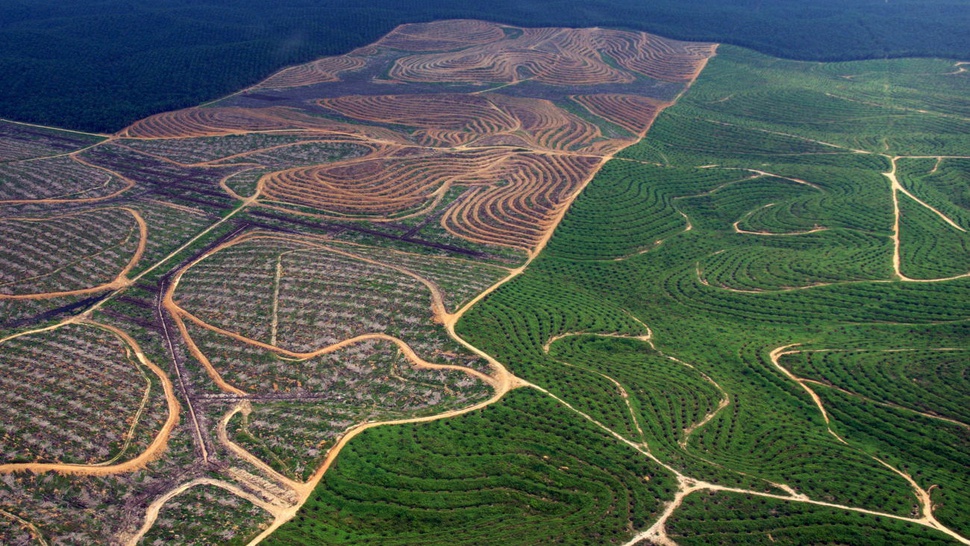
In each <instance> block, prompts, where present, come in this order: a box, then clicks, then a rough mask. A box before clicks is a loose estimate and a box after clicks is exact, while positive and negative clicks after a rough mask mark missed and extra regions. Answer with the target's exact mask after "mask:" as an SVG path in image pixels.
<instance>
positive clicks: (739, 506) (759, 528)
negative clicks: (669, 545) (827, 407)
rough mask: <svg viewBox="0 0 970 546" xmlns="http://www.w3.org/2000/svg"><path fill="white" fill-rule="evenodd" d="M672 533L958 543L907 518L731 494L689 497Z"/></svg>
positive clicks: (711, 539) (816, 541)
mask: <svg viewBox="0 0 970 546" xmlns="http://www.w3.org/2000/svg"><path fill="white" fill-rule="evenodd" d="M667 534H668V536H670V537H671V538H672V539H674V540H675V541H677V543H678V544H683V545H685V546H686V545H698V546H700V545H705V546H706V545H710V544H759V545H764V546H768V545H771V544H775V545H778V544H792V545H794V544H798V545H808V544H812V545H822V544H844V545H846V546H873V545H887V546H888V545H891V544H913V545H920V546H929V545H937V544H939V545H943V544H953V541H952V540H951V539H950V538H949V537H947V536H946V535H944V534H943V533H940V532H939V531H934V530H932V529H927V528H926V527H923V526H920V525H916V524H913V523H909V522H906V521H899V520H895V519H891V518H886V517H880V516H874V515H871V514H863V513H860V512H849V511H846V510H840V509H838V508H829V507H827V506H815V505H810V504H803V503H797V502H788V501H784V500H778V499H771V498H765V497H755V496H751V495H741V494H738V493H727V492H716V493H715V492H700V493H694V494H693V495H689V496H688V497H687V498H685V499H684V504H683V505H682V506H681V508H680V509H678V510H677V512H675V513H674V515H673V516H672V517H671V518H670V519H669V520H668V521H667Z"/></svg>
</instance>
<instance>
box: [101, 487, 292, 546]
mask: <svg viewBox="0 0 970 546" xmlns="http://www.w3.org/2000/svg"><path fill="white" fill-rule="evenodd" d="M200 485H211V486H215V487H219V488H221V489H225V490H226V491H228V492H230V493H232V494H233V495H236V496H237V497H240V498H243V499H245V500H247V501H249V502H251V503H253V504H255V505H256V506H258V507H260V508H262V509H263V510H265V511H267V512H269V513H270V514H272V515H273V517H274V518H279V517H281V515H282V514H283V513H284V511H282V510H280V509H279V507H277V506H274V505H272V504H269V503H267V502H265V501H264V500H263V499H261V498H259V497H257V496H256V495H253V494H251V493H249V492H248V491H246V490H244V489H242V488H241V487H239V486H238V485H235V484H232V483H229V482H225V481H222V480H216V479H213V478H197V479H195V480H192V481H190V482H186V483H184V484H182V485H180V486H178V487H176V488H175V489H172V490H171V491H169V492H167V493H165V494H164V495H162V496H161V497H158V498H157V499H155V500H154V501H152V503H151V504H150V505H149V506H148V511H147V512H146V513H145V522H144V523H143V524H142V526H141V528H140V529H138V530H137V531H136V532H135V533H134V534H133V535H131V536H128V537H119V539H120V541H121V542H124V543H125V544H127V545H129V546H136V545H137V544H138V541H140V540H141V539H142V537H144V536H145V534H146V533H148V531H149V530H150V529H151V528H152V526H153V525H154V524H155V521H156V520H157V519H158V514H159V512H161V510H162V507H163V506H165V503H167V502H168V501H170V500H172V499H173V498H175V497H177V496H178V495H181V494H182V493H184V492H185V491H187V490H189V489H191V488H193V487H197V486H200Z"/></svg>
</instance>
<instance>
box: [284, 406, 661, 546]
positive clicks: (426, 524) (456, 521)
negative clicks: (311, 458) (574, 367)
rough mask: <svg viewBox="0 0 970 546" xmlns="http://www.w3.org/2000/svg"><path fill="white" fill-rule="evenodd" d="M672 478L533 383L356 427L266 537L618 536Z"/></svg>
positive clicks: (619, 539)
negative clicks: (464, 404)
mask: <svg viewBox="0 0 970 546" xmlns="http://www.w3.org/2000/svg"><path fill="white" fill-rule="evenodd" d="M675 488H676V484H675V481H674V480H673V478H672V477H671V476H670V474H668V473H667V472H666V471H664V470H663V469H662V468H661V467H659V466H658V465H656V464H654V463H652V462H651V461H650V460H649V459H647V458H646V457H644V456H643V455H642V454H639V453H637V452H636V451H635V450H634V449H633V448H631V447H629V446H626V445H624V444H621V443H619V442H617V441H616V440H615V439H614V438H611V437H610V436H609V435H607V434H606V433H604V432H603V431H602V430H600V429H599V428H597V427H596V426H594V425H593V424H591V423H589V422H587V421H585V420H583V419H582V418H580V417H578V416H577V415H576V414H574V413H572V412H570V411H569V410H567V409H565V408H563V407H562V406H560V405H559V404H558V403H556V402H555V401H553V400H552V399H550V398H548V397H546V396H544V395H542V394H539V393H537V392H534V391H531V390H518V391H513V392H511V393H510V394H509V395H508V396H507V397H506V398H505V399H503V400H502V401H501V402H499V403H497V404H494V405H492V406H489V407H488V408H486V409H484V410H479V411H475V412H473V413H470V414H467V415H464V416H461V417H456V418H453V419H449V420H444V421H435V422H431V423H426V424H421V425H407V426H392V427H380V428H375V429H370V430H368V431H366V432H364V433H362V434H361V435H360V436H358V437H357V438H354V440H352V441H351V442H350V443H349V444H348V446H347V447H346V448H345V450H344V451H343V452H342V453H341V455H340V458H339V459H338V460H337V462H336V464H335V465H334V467H333V468H331V469H330V470H329V471H328V472H327V474H326V475H325V476H324V479H323V481H322V482H321V483H320V486H319V487H318V488H317V490H316V491H315V492H314V494H313V496H312V497H310V499H309V500H308V501H307V503H306V504H305V505H304V507H303V509H302V511H301V512H300V514H299V515H298V516H297V517H296V518H295V519H294V520H292V521H290V522H289V523H287V524H285V525H284V526H283V527H281V528H280V529H279V531H277V532H276V533H275V534H274V535H273V536H272V537H270V539H269V540H268V544H381V545H390V544H415V543H421V544H449V545H450V544H507V543H533V544H534V543H543V544H549V543H557V544H609V543H614V544H619V543H623V542H625V541H626V540H629V538H631V537H632V535H633V530H634V529H638V528H641V527H643V526H644V525H646V524H647V523H648V522H649V521H651V520H652V519H653V518H655V517H657V515H659V512H660V511H661V509H662V504H663V502H664V500H668V499H670V498H671V497H672V495H673V491H674V489H675Z"/></svg>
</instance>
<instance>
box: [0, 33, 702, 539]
mask: <svg viewBox="0 0 970 546" xmlns="http://www.w3.org/2000/svg"><path fill="white" fill-rule="evenodd" d="M714 51H715V45H714V44H703V43H685V42H677V41H673V40H667V39H663V38H660V37H656V36H650V35H647V34H644V33H636V32H622V31H615V30H606V29H558V28H545V29H523V28H515V27H511V26H506V25H499V24H494V23H486V22H481V21H466V20H462V21H442V22H436V23H424V24H415V25H404V26H402V27H399V28H398V29H396V30H395V31H394V32H392V33H391V34H389V35H387V36H386V37H384V38H383V39H381V40H380V41H378V42H376V43H374V44H372V45H370V46H367V47H364V48H361V49H358V50H355V51H353V52H351V53H349V54H347V55H344V56H341V57H332V58H326V59H320V60H317V61H315V62H312V63H309V64H306V65H301V66H296V67H291V68H288V69H286V70H283V71H281V72H279V73H278V74H275V75H273V76H271V77H269V78H268V79H266V80H265V81H263V82H261V83H259V84H257V85H255V86H253V87H251V88H248V89H244V90H242V91H240V92H238V93H236V94H234V95H231V96H229V97H226V98H224V99H221V100H219V101H215V102H213V103H209V104H206V105H204V106H199V107H195V108H189V109H185V110H180V111H176V112H165V113H161V114H157V115H155V116H152V117H150V118H147V119H144V120H141V121H139V122H137V123H135V124H133V125H132V126H130V127H128V128H127V129H125V130H123V131H120V132H119V133H117V134H113V135H88V134H83V133H76V132H69V131H60V130H57V129H53V128H42V127H35V126H28V125H23V124H16V123H12V122H0V237H2V239H3V241H4V244H3V245H2V247H3V248H2V250H0V309H2V313H0V361H2V362H3V364H4V365H5V367H6V369H5V370H4V377H5V379H4V381H5V382H6V384H7V387H8V388H7V389H6V391H7V392H6V394H5V395H4V397H3V400H2V401H0V413H2V414H3V415H4V419H3V420H2V422H0V427H2V428H0V431H2V435H0V436H2V437H0V453H2V455H3V459H2V460H0V482H2V484H0V515H2V516H4V517H3V518H0V522H3V525H0V529H2V531H0V537H2V539H0V540H2V541H6V542H12V543H21V542H30V541H32V540H33V541H37V542H40V543H83V544H90V543H119V544H139V543H141V544H156V543H166V542H179V543H186V544H211V543H237V544H245V543H251V542H259V541H261V540H263V539H265V537H267V536H269V535H270V534H271V533H272V532H273V531H274V530H276V529H278V528H280V526H282V525H284V524H285V523H286V522H289V521H291V520H293V521H295V522H296V524H298V525H300V526H302V525H303V524H304V522H305V521H306V519H307V518H306V516H305V515H302V513H301V512H300V510H301V507H303V506H304V505H307V503H310V504H309V505H308V506H310V508H309V509H310V510H313V509H314V508H318V507H319V506H321V505H322V504H320V503H321V502H323V501H318V500H317V497H316V495H317V493H316V492H315V491H316V485H317V483H319V482H320V480H321V479H322V478H323V476H324V475H325V473H326V475H329V472H330V471H331V469H332V468H334V467H333V465H334V462H335V461H336V460H337V459H336V458H337V455H338V454H339V453H342V452H343V451H344V447H345V446H347V445H348V442H349V441H350V440H351V438H353V437H355V436H356V435H358V434H361V433H363V436H362V438H363V439H364V441H365V442H370V440H367V439H368V438H370V439H386V438H389V436H387V434H386V433H385V432H384V431H385V430H398V431H405V430H408V429H405V428H395V429H385V428H384V427H380V428H377V429H374V427H377V426H378V425H390V424H395V423H396V424H404V423H417V422H431V421H435V422H436V423H437V422H439V421H441V420H443V419H445V418H449V417H457V416H459V415H465V414H471V415H472V416H476V415H479V414H478V413H476V412H477V411H478V410H480V409H483V408H486V407H490V406H491V405H492V404H494V403H495V402H498V401H500V400H502V399H503V397H504V396H505V395H506V393H508V392H509V391H511V390H512V389H515V388H519V387H522V386H525V385H527V384H526V383H525V382H523V381H521V380H520V379H519V378H517V377H515V376H514V375H512V374H511V373H509V371H508V370H507V368H506V367H505V365H504V364H503V363H502V362H500V361H499V360H497V359H495V358H494V357H493V356H492V355H491V354H489V353H487V352H485V351H482V350H481V349H480V348H478V347H476V346H474V345H472V344H470V343H469V342H468V341H466V340H465V339H464V337H463V336H459V335H458V334H457V333H456V332H455V325H456V323H457V322H458V320H459V319H460V318H461V317H462V316H463V315H464V314H465V313H466V312H467V311H468V310H469V309H472V308H473V307H474V306H475V305H477V304H478V303H479V302H480V301H481V299H482V298H483V297H484V296H485V295H486V294H488V293H490V292H492V291H494V290H495V289H496V288H497V287H499V286H500V285H502V284H503V283H506V282H508V281H510V280H511V279H513V278H514V277H516V276H518V275H520V274H522V272H523V271H525V270H526V267H527V266H528V265H529V264H530V263H531V262H532V260H534V259H535V258H536V257H537V256H538V255H539V254H540V252H541V250H542V249H543V248H544V246H545V245H546V243H547V242H548V240H549V237H550V236H551V234H552V231H553V229H554V228H555V227H556V226H557V225H558V223H559V222H560V221H561V219H562V217H563V215H564V214H565V213H566V210H567V209H568V207H569V205H570V204H571V203H572V201H573V200H574V199H575V198H576V197H577V195H579V193H580V192H581V191H582V189H583V188H584V187H585V186H586V184H587V183H589V181H590V180H591V179H592V178H593V176H595V174H596V173H597V172H598V171H599V170H600V169H601V168H602V166H603V165H604V164H605V163H606V162H607V161H608V160H609V159H610V158H611V157H613V156H614V155H616V154H617V153H618V152H620V151H621V150H623V149H624V148H626V147H628V146H630V145H632V144H635V143H636V142H638V141H639V140H640V139H641V138H642V137H643V136H644V134H646V132H647V130H648V129H649V128H650V126H651V124H652V123H653V121H654V120H655V119H656V117H657V116H658V115H659V114H660V113H661V112H662V111H663V110H664V109H665V108H668V107H669V106H670V105H672V104H673V103H674V102H676V100H677V99H678V98H679V97H680V96H681V95H682V94H683V92H684V91H685V90H686V89H687V88H688V86H689V85H690V83H691V82H693V81H694V79H695V78H696V77H697V75H698V74H699V73H700V71H701V70H702V69H703V67H704V65H705V63H706V62H707V60H708V58H710V57H711V56H712V55H713V53H714ZM620 323H622V324H623V328H625V329H627V330H637V331H638V332H639V329H642V328H643V326H642V325H641V324H640V323H639V322H637V321H636V320H634V319H632V318H629V319H626V318H625V319H623V320H621V321H620ZM641 333H642V332H641ZM663 363H666V361H663ZM685 377H686V379H685V381H688V382H689V381H693V380H698V378H700V377H701V376H698V375H696V374H694V375H691V374H687V376H685ZM701 380H703V379H701ZM711 388H713V387H709V389H708V390H710V389H711ZM710 396H714V397H715V398H716V397H717V396H720V394H719V393H713V394H712V393H711V392H707V391H705V393H704V395H703V396H700V397H699V398H698V401H697V404H695V407H694V408H693V410H691V411H690V412H689V415H685V419H687V420H688V421H689V420H691V419H695V418H697V417H699V416H700V415H701V414H702V413H703V412H704V411H706V410H705V409H704V408H703V407H702V406H704V405H705V404H707V403H710V401H711V400H710ZM512 398H514V399H515V400H516V401H517V402H516V404H517V405H516V406H515V407H514V408H513V409H504V406H503V409H502V410H501V411H500V412H499V413H497V414H496V415H495V417H496V418H497V419H498V420H499V421H500V422H501V423H503V424H502V425H501V426H502V427H507V430H506V431H505V434H504V436H503V437H502V438H501V439H499V440H497V441H498V442H499V443H505V444H506V447H505V448H503V449H505V450H504V451H502V450H501V449H498V448H497V447H496V445H495V442H496V440H490V441H489V442H486V443H482V442H480V441H479V440H478V436H479V435H481V434H487V435H489V436H491V435H492V432H491V430H489V428H488V425H487V423H486V422H484V421H481V422H479V425H480V427H479V428H477V429H474V430H471V431H468V432H467V433H466V432H458V433H456V435H455V436H454V438H452V439H450V440H447V442H446V443H453V444H454V445H455V453H454V454H455V455H459V454H460V452H462V451H463V450H465V449H468V448H478V449H479V450H480V451H479V452H480V453H483V454H484V453H485V452H489V453H491V459H490V462H489V463H488V465H486V466H482V467H480V468H478V469H475V468H471V469H469V468H462V469H455V468H453V469H451V471H453V472H457V474H454V476H455V479H456V480H465V479H471V480H473V481H476V482H478V483H480V484H482V487H483V488H484V492H483V494H484V497H477V498H479V499H486V500H478V501H472V502H497V503H498V504H499V505H500V506H501V508H498V509H494V510H486V511H485V512H481V511H479V510H476V509H471V510H470V511H468V512H465V514H467V516H468V517H482V515H483V514H484V515H485V516H486V517H488V518H493V517H508V518H520V517H521V521H520V523H518V524H517V526H518V528H520V529H522V530H523V533H524V535H523V536H524V537H531V538H530V540H532V539H536V540H543V541H546V540H553V541H555V540H564V539H566V538H569V537H578V536H582V537H586V539H587V540H596V539H598V538H599V537H606V536H609V537H612V538H611V540H619V539H625V538H628V537H629V536H632V533H633V532H634V531H635V530H636V529H638V528H641V527H644V526H646V525H648V524H649V523H650V522H651V521H652V520H654V519H656V518H657V517H658V516H659V514H660V513H661V512H662V509H663V503H664V502H665V501H666V500H669V499H670V498H672V495H673V493H674V491H675V489H676V486H675V477H674V474H671V473H670V472H669V471H668V470H665V469H664V467H663V465H662V464H660V463H658V462H655V461H650V460H648V459H642V458H640V456H639V455H638V453H642V452H643V449H644V448H643V447H641V446H638V445H625V444H623V443H617V442H616V441H615V438H614V437H613V436H611V435H610V434H608V433H605V432H604V431H602V430H600V429H598V428H596V427H595V426H591V425H589V424H587V423H584V422H577V423H570V424H568V425H565V424H566V423H567V422H569V421H570V420H572V419H573V417H572V414H571V413H570V411H569V410H568V408H566V407H563V406H561V405H560V404H559V402H557V401H555V400H553V399H551V398H548V397H546V396H545V395H543V394H540V393H537V392H528V393H522V394H519V393H516V394H515V395H514V396H513V397H512ZM715 403H717V402H716V400H715ZM540 408H541V409H540ZM489 411H490V410H489ZM489 415H491V414H489ZM442 423H447V421H442ZM576 425H578V428H577V426H576ZM450 426H451V425H450V424H442V425H441V427H443V428H438V429H435V430H437V431H439V432H442V431H446V430H448V427H450ZM561 426H568V427H569V428H568V429H566V430H560V427H561ZM482 427H484V428H482ZM371 429H374V430H373V431H372V430H371ZM437 434H438V432H435V433H433V434H432V435H431V438H433V437H434V436H436V435H437ZM422 441H424V440H422ZM429 441H432V442H439V443H440V442H441V440H433V439H431V440H429ZM536 441H539V442H544V443H547V444H550V445H553V444H560V443H562V446H560V447H558V448H556V447H550V448H549V449H547V450H546V451H544V452H543V453H539V454H536V453H526V452H523V451H522V446H523V445H534V444H530V442H536ZM563 442H564V443H563ZM486 444H487V445H486ZM354 445H356V444H354ZM374 445H379V443H375V444H374ZM351 451H356V447H354V448H353V449H352V450H351ZM450 456H451V455H448V454H446V455H444V457H450ZM344 457H346V456H344ZM341 460H343V458H342V459H341ZM402 461H407V459H402ZM371 463H372V461H371V460H366V461H364V463H362V464H364V466H363V467H361V468H363V469H364V470H362V471H363V472H364V475H362V476H363V477H362V478H360V479H364V480H366V479H367V478H366V474H367V473H369V472H370V470H367V468H369V466H368V465H370V464H371ZM348 464H350V463H348ZM407 464H410V463H409V462H408V463H407ZM507 465H511V466H508V467H507V472H506V471H503V470H502V469H503V468H506V466H507ZM537 465H538V468H537ZM440 466H441V467H442V470H443V471H444V469H447V468H448V467H449V465H448V464H447V463H446V462H445V461H441V462H440ZM415 468H417V467H415ZM401 469H403V467H401V468H398V469H394V471H399V470H401ZM500 471H501V472H505V473H506V474H507V476H506V477H505V478H503V479H501V480H494V479H490V478H488V477H487V475H489V474H493V473H495V472H500ZM483 472H484V474H483ZM550 472H551V474H550ZM523 473H525V474H527V475H524V474H523ZM533 481H535V482H541V483H543V484H544V485H542V486H541V487H540V488H539V489H536V487H535V486H534V485H532V484H530V482H533ZM358 482H359V480H358V481H352V482H348V483H358ZM436 483H437V482H436V481H435V480H431V481H425V482H424V484H425V487H426V488H430V489H427V490H428V491H429V493H428V495H426V496H425V498H426V499H427V500H429V501H430V502H432V503H434V502H435V501H434V499H435V498H436V497H437V494H435V493H434V492H433V491H434V489H435V487H436V485H435V484H436ZM453 483H458V482H457V481H455V482H453ZM350 487H351V488H352V489H353V488H355V487H356V486H355V485H351V486H350ZM407 488H408V486H407V485H405V484H404V483H398V484H396V485H393V486H390V487H388V488H386V489H385V491H388V494H390V495H392V496H395V495H401V494H403V495H405V496H407V495H408V493H407ZM590 488H592V489H590ZM394 490H398V492H397V493H395V492H394ZM505 492H508V498H507V499H504V500H500V499H499V498H498V497H497V496H496V495H498V496H505V495H506V493H505ZM478 494H479V493H478V492H475V491H472V490H471V489H469V491H468V493H467V494H459V495H457V496H448V500H447V502H449V503H452V504H451V505H450V506H452V507H454V508H455V509H459V507H465V508H467V507H468V506H467V502H468V500H469V499H472V498H473V497H476V495H478ZM547 497H548V498H547ZM487 499H491V501H488V500H487ZM359 500H360V502H359V503H357V504H355V505H354V506H355V507H358V508H361V509H367V510H373V509H374V508H373V507H374V506H377V505H380V504H382V503H383V502H384V501H375V499H370V498H362V499H359ZM327 502H329V501H327ZM523 510H526V511H528V512H530V513H529V514H523V513H522V511H523ZM298 514H299V515H298ZM543 514H545V515H550V514H555V515H556V516H555V518H552V519H549V518H547V517H544V515H543ZM394 517H400V518H403V519H400V520H398V523H397V524H396V527H395V528H396V529H397V530H396V531H395V534H397V535H399V540H401V541H404V542H406V543H412V542H413V540H414V539H416V537H418V536H420V535H422V534H423V533H424V532H425V527H424V525H425V524H421V525H415V526H411V525H410V524H409V523H408V522H409V521H414V520H413V519H412V518H414V517H416V516H414V514H413V512H412V511H410V509H409V508H405V509H403V510H402V511H400V512H398V513H397V515H396V516H394ZM436 517H437V516H434V518H436ZM461 517H465V516H461ZM294 518H296V519H295V520H294ZM434 518H433V519H434ZM460 519H461V518H457V519H451V520H449V521H451V522H453V523H454V522H458V521H460ZM341 521H344V519H343V518H337V519H336V520H334V522H335V523H325V524H324V523H320V524H317V523H312V524H311V525H310V527H309V528H311V529H314V531H313V532H314V533H316V529H318V528H319V525H326V526H333V525H336V524H337V523H339V522H341ZM563 522H568V525H565V526H564V525H563ZM631 522H632V523H631ZM368 525H369V524H368ZM427 525H431V523H430V521H429V522H428V523H427ZM382 526H383V525H382V524H380V523H378V524H377V525H376V526H372V528H380V527H382ZM490 527H491V526H490V525H485V526H483V527H481V528H480V531H479V532H478V534H476V535H475V536H477V537H478V538H479V539H483V540H486V539H487V540H504V538H503V537H504V534H503V533H497V534H496V533H493V532H492V531H491V530H490V529H489V528H490ZM328 528H329V527H328ZM328 532H329V531H328ZM364 533H365V535H366V537H367V540H374V541H377V542H382V543H386V542H387V539H388V536H387V531H375V530H367V531H364ZM382 533H383V534H382ZM338 535H339V537H340V538H339V540H357V539H358V538H359V537H358V536H357V535H352V536H351V535H348V536H347V537H346V538H343V537H344V534H343V531H342V530H337V529H336V528H334V534H333V537H332V538H333V539H334V540H337V539H338ZM470 536H471V535H470ZM317 538H319V537H316V538H313V540H317ZM327 540H329V539H327Z"/></svg>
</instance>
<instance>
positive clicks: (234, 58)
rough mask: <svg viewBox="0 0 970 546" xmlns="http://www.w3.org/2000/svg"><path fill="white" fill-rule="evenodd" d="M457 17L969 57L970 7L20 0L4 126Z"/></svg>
mask: <svg viewBox="0 0 970 546" xmlns="http://www.w3.org/2000/svg"><path fill="white" fill-rule="evenodd" d="M445 18H478V19H488V20H493V21H499V22H503V23H509V24H515V25H522V26H571V27H587V26H597V25H598V26H605V27H621V28H632V29H636V30H645V31H649V32H654V33H658V34H661V35H664V36H668V37H671V38H679V39H686V40H705V41H716V42H725V43H732V44H738V45H744V46H747V47H750V48H753V49H756V50H759V51H762V52H765V53H769V54H772V55H776V56H782V57H789V58H798V59H815V60H848V59H861V58H882V57H887V56H888V57H904V56H924V57H925V56H936V57H949V58H960V59H965V58H970V41H968V40H967V39H966V37H967V36H968V35H970V32H968V31H970V0H931V1H916V0H893V1H892V2H886V1H885V0H850V1H849V2H846V1H844V0H817V1H814V2H803V1H796V0H772V1H771V2H763V1H761V0H757V1H755V0H727V1H725V0H718V1H714V0H688V1H684V0H653V1H650V2H642V1H639V0H584V1H583V2H579V1H576V0H568V1H556V2H550V1H543V2H540V1H535V0H533V1H529V2H523V1H518V0H516V1H513V0H495V1H491V2H474V1H470V0H449V1H442V0H428V1H425V2H413V1H405V0H358V1H355V2H347V1H346V0H295V1H288V2H285V3H279V2H270V1H268V0H239V1H232V2H229V1H226V0H199V1H188V0H161V1H152V2H149V1H147V0H126V1H122V0H70V1H60V0H58V1H54V0H29V1H28V0H19V1H8V2H3V3H2V5H0V39H2V43H3V47H2V49H0V73H2V74H3V78H2V80H0V117H4V118H9V119H14V120H19V121H30V122H35V123H43V124H50V125H57V126H63V127H68V128H73V129H83V130H89V131H114V130H117V129H120V128H121V127H124V126H125V125H127V124H129V123H131V122H132V121H135V120H136V119H139V118H142V117H145V116H147V115H150V114H153V113H157V112H161V111H165V110H172V109H175V108H180V107H185V106H192V105H195V104H198V103H200V102H204V101H206V100H211V99H213V98H216V97H219V96H221V95H224V94H227V93H231V92H233V91H236V90H238V89H240V88H242V87H245V86H246V85H248V84H251V83H254V82H256V81H258V80H259V79H261V78H262V77H264V76H267V75H269V74H270V73H272V72H274V71H276V70H277V69H279V68H281V67H283V66H287V65H291V64H296V63H300V62H305V61H308V60H311V59H313V58H316V57H320V56H325V55H334V54H340V53H344V52H346V51H348V50H350V49H352V48H354V47H357V46H361V45H364V44H366V43H369V42H371V41H373V40H375V39H376V38H378V37H379V36H381V35H383V34H385V33H386V32H388V31H389V30H391V29H392V28H393V27H394V26H396V25H398V24H401V23H405V22H418V21H429V20H435V19H445Z"/></svg>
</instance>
